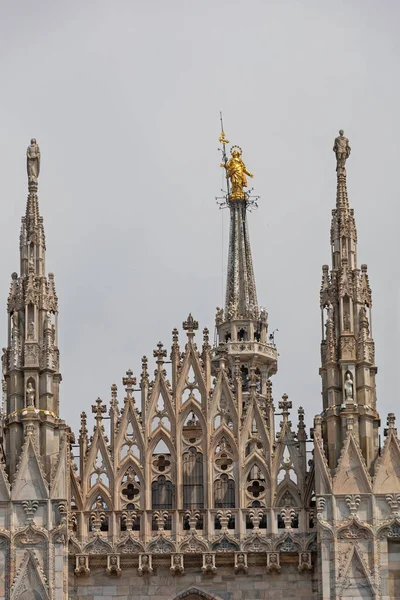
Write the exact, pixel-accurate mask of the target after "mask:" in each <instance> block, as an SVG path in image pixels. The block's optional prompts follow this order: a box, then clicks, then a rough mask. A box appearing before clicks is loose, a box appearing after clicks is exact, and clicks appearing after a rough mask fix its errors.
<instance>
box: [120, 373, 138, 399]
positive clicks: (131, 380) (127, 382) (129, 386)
mask: <svg viewBox="0 0 400 600" xmlns="http://www.w3.org/2000/svg"><path fill="white" fill-rule="evenodd" d="M122 383H123V385H124V386H125V392H126V399H129V398H132V391H133V386H134V385H136V377H133V373H132V371H131V370H130V369H128V370H127V372H126V377H123V378H122Z"/></svg>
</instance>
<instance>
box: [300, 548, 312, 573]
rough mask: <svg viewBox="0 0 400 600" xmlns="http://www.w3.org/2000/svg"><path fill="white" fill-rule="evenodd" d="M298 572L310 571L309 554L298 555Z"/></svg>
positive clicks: (301, 553)
mask: <svg viewBox="0 0 400 600" xmlns="http://www.w3.org/2000/svg"><path fill="white" fill-rule="evenodd" d="M298 568H299V571H300V572H301V571H310V570H311V568H312V565H311V554H310V553H309V552H300V554H299V567H298Z"/></svg>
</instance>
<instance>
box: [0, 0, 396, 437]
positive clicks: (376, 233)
mask: <svg viewBox="0 0 400 600" xmlns="http://www.w3.org/2000/svg"><path fill="white" fill-rule="evenodd" d="M399 20H400V8H399V4H398V3H397V2H395V1H393V2H391V1H388V0H387V1H375V2H372V1H369V0H358V1H356V0H350V1H347V2H339V1H337V2H333V1H327V0H325V1H321V0H318V1H316V0H308V1H307V0H302V1H297V2H296V1H294V0H291V1H288V0H286V1H285V2H280V1H278V0H276V1H274V2H271V1H267V0H260V1H254V2H252V1H249V2H246V3H243V2H239V1H238V0H234V1H230V2H227V1H219V2H215V1H212V0H205V1H203V2H201V3H194V2H183V1H181V2H178V1H174V0H169V1H168V2H166V1H154V2H138V1H132V0H126V1H122V0H114V1H113V2H106V1H103V0H86V1H85V2H81V1H79V0H70V1H69V2H50V1H36V2H28V1H27V0H20V1H19V2H14V3H11V2H7V3H6V2H4V3H2V5H1V7H0V73H1V83H2V85H1V90H2V91H1V96H0V107H1V110H0V126H1V132H2V141H1V143H0V165H1V185H2V234H1V241H0V246H1V253H0V299H2V301H3V306H4V312H3V318H2V319H1V320H0V338H1V339H3V340H4V343H5V340H6V314H5V305H6V298H7V295H8V290H9V276H10V273H11V272H12V271H14V270H18V269H19V264H18V263H19V259H18V236H19V226H20V217H21V215H22V214H23V212H24V207H25V200H26V193H27V189H26V188H27V185H26V168H25V150H26V146H27V145H28V143H29V140H30V138H31V137H32V136H35V137H36V138H37V140H38V143H39V145H40V147H41V151H42V168H41V176H40V181H39V198H40V207H41V212H42V215H43V217H44V224H45V231H46V236H47V271H54V273H55V278H56V286H57V292H58V296H59V300H60V349H61V353H62V354H61V371H62V374H63V383H62V389H61V406H62V416H63V417H64V418H66V419H67V421H68V422H69V423H71V425H72V426H73V428H74V430H75V432H77V431H78V428H79V427H78V422H79V413H80V411H81V410H86V412H90V405H91V404H92V403H93V400H95V398H96V397H97V396H99V395H100V396H101V397H102V398H103V399H105V400H108V399H109V396H110V392H109V389H110V386H111V384H112V383H113V382H116V383H117V384H118V386H119V391H120V394H119V396H120V400H121V399H122V397H123V395H122V385H121V377H122V376H123V375H124V373H125V371H126V369H127V368H129V367H130V368H132V370H133V371H134V373H135V374H137V375H139V373H140V358H141V356H142V355H143V354H146V355H148V356H149V357H152V350H153V348H155V347H156V344H157V342H158V341H159V340H160V339H161V340H162V341H163V342H164V344H165V345H166V346H167V347H169V346H170V344H171V330H172V328H173V327H175V326H178V327H179V328H180V327H181V324H182V321H183V320H184V319H185V318H186V317H187V314H188V313H189V311H191V312H192V313H193V315H194V316H195V317H196V318H197V319H198V320H199V321H200V326H201V328H202V327H204V326H208V327H209V328H210V330H211V331H213V327H214V314H215V307H216V306H217V305H221V303H222V290H221V287H222V285H221V267H222V258H223V262H224V264H226V258H227V242H228V238H227V236H228V228H227V225H228V218H229V215H228V213H227V211H221V212H220V211H218V209H217V207H216V205H215V200H214V196H215V195H218V193H219V190H220V188H221V169H220V168H219V162H220V156H219V154H218V152H217V147H218V142H217V138H218V135H219V120H218V118H219V110H221V109H222V110H223V111H224V119H225V129H226V132H227V136H228V139H229V140H230V141H231V142H232V143H235V144H239V145H240V146H242V147H243V150H244V153H243V157H244V160H245V162H246V164H247V166H248V168H249V169H250V170H251V171H252V172H254V173H255V178H254V180H253V181H252V183H253V184H254V186H255V191H256V193H258V194H260V195H261V200H260V205H259V210H258V211H257V212H256V213H253V214H252V215H250V234H251V242H252V250H253V257H254V263H255V272H256V280H257V286H258V298H259V302H260V304H262V305H265V306H266V307H267V309H268V312H269V323H270V330H272V329H275V328H278V329H279V333H278V334H277V336H276V341H277V344H278V349H279V352H280V359H279V372H278V374H277V375H276V376H275V377H274V382H273V383H274V397H275V400H278V399H279V397H280V396H281V395H282V394H283V393H284V392H287V393H288V394H289V396H290V398H291V399H292V400H293V404H294V407H298V406H299V405H303V406H304V407H305V409H306V419H307V424H308V425H311V424H312V418H313V415H314V414H315V413H316V412H319V410H320V389H321V386H320V378H319V375H318V369H319V365H320V356H319V344H320V334H321V326H320V313H319V288H320V281H321V265H322V264H323V263H327V262H330V247H329V228H330V213H331V209H332V208H333V207H334V204H335V191H336V179H335V157H334V154H333V152H332V145H333V139H334V137H335V136H336V135H337V131H338V129H339V128H341V127H343V129H344V130H345V133H346V135H347V136H348V137H349V138H350V142H351V146H352V155H351V157H350V159H349V161H348V163H347V167H348V168H347V173H348V189H349V197H350V202H351V205H352V207H354V209H355V216H356V224H357V228H358V236H359V244H358V261H359V264H361V263H364V262H365V263H367V264H368V267H369V275H370V282H371V287H372V291H373V300H374V307H373V334H374V338H375V342H376V360H377V365H378V367H379V373H378V378H377V385H378V406H379V410H380V413H381V417H382V421H384V420H386V413H387V412H388V411H390V410H393V409H394V408H395V403H396V404H397V397H396V394H397V387H398V386H397V370H398V363H399V358H400V356H399V351H398V335H399V301H400V298H399V285H398V281H399V264H398V255H399V250H400V240H399V239H398V235H397V230H398V222H399V210H398V201H399V198H398V171H399V159H400V152H399V145H398V140H399V137H400V136H399V116H398V115H399V106H400V84H399V78H398V63H399V50H400V47H399V46H400V42H399V36H398V23H399ZM222 232H223V236H222ZM222 238H223V239H222ZM222 247H223V253H222ZM180 337H181V340H182V341H184V337H183V335H182V334H181V336H180ZM3 345H4V344H3ZM150 365H152V358H151V359H150ZM151 370H153V367H152V366H151ZM295 420H296V418H295V415H293V421H295Z"/></svg>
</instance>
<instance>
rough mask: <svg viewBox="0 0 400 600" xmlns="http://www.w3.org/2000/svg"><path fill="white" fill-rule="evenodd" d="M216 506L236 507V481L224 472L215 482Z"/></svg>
mask: <svg viewBox="0 0 400 600" xmlns="http://www.w3.org/2000/svg"><path fill="white" fill-rule="evenodd" d="M214 505H215V508H235V481H234V480H233V479H230V478H229V476H228V475H227V474H226V473H223V474H222V475H221V476H220V477H219V478H218V479H217V480H216V481H215V483H214Z"/></svg>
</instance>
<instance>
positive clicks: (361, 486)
mask: <svg viewBox="0 0 400 600" xmlns="http://www.w3.org/2000/svg"><path fill="white" fill-rule="evenodd" d="M371 491H372V490H371V479H370V476H369V475H368V472H367V468H366V466H365V462H364V459H363V457H362V454H361V450H360V448H359V446H358V445H357V443H356V441H355V439H354V436H353V434H352V433H351V432H349V433H348V435H347V438H346V440H345V444H344V447H343V451H342V455H341V457H340V460H339V463H338V467H337V470H336V473H335V477H334V480H333V493H334V494H367V493H370V492H371Z"/></svg>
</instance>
